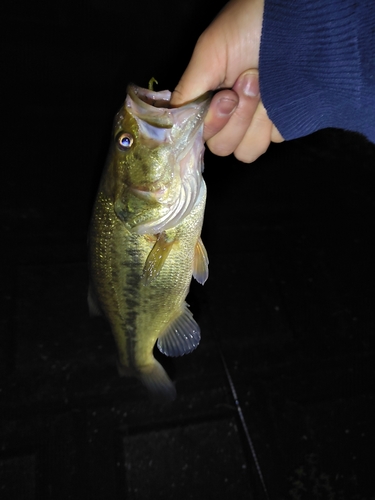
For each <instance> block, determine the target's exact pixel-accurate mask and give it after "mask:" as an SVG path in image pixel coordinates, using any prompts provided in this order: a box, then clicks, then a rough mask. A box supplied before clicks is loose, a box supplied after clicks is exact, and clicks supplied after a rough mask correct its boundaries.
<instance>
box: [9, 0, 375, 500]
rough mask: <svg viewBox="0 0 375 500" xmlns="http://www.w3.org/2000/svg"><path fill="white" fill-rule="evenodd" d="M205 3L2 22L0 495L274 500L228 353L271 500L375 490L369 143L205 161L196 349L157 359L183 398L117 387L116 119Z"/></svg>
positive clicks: (181, 58)
mask: <svg viewBox="0 0 375 500" xmlns="http://www.w3.org/2000/svg"><path fill="white" fill-rule="evenodd" d="M15 5H16V4H15ZM201 7H202V6H201V4H199V5H198V4H196V3H189V4H184V3H180V4H173V5H171V4H169V5H168V4H164V5H163V4H158V5H155V4H151V3H146V4H144V3H143V4H142V8H140V6H138V5H134V4H130V3H124V2H116V1H114V0H113V1H111V2H101V1H100V0H96V1H91V2H87V3H86V4H85V5H83V4H76V3H73V2H57V3H53V4H51V5H50V6H48V5H42V4H41V3H40V4H39V3H32V4H31V3H30V4H27V5H25V6H22V5H21V6H20V5H19V4H17V8H16V7H14V11H13V12H6V13H5V14H4V15H3V19H2V21H3V28H2V34H3V45H2V48H3V49H4V52H3V55H4V58H3V60H4V63H3V68H5V69H6V71H4V72H3V83H4V90H3V92H2V96H3V99H2V101H1V110H2V129H3V131H2V138H3V147H2V153H3V154H2V159H3V162H2V165H3V167H2V174H3V175H2V182H1V183H0V195H1V204H0V224H1V233H2V241H3V245H2V250H1V251H2V259H1V280H0V293H1V306H2V313H1V316H0V321H1V336H0V359H1V365H0V366H1V383H0V389H1V391H0V398H1V399H0V419H1V427H0V443H1V448H0V488H1V494H0V498H1V499H2V500H8V499H12V500H13V499H16V500H18V499H27V500H29V499H30V500H31V499H41V498H43V499H44V498H46V499H52V500H58V499H60V498H61V499H64V500H66V499H68V498H71V499H76V498H77V499H78V498H80V499H81V498H90V499H107V498H113V499H120V498H121V499H129V500H134V499H139V500H143V499H149V498H155V499H163V500H167V499H169V498H170V499H172V498H173V499H175V498H179V499H181V500H185V499H190V498H205V499H210V498H215V499H232V498H241V499H242V498H243V499H245V498H249V499H257V500H258V499H262V498H266V497H265V494H264V491H263V488H262V484H261V480H260V477H259V473H258V471H257V465H256V463H255V460H254V456H253V455H252V453H251V449H250V445H249V442H248V439H247V437H246V431H245V430H244V427H243V425H242V422H241V418H240V416H239V413H238V407H237V406H236V405H235V402H234V400H233V395H232V392H231V388H230V384H229V381H228V378H227V375H226V373H225V370H224V367H223V363H222V356H223V357H224V359H225V362H226V364H227V367H228V370H229V373H230V376H231V377H232V379H233V383H234V387H235V390H236V392H237V396H238V403H239V405H240V408H241V409H242V412H243V417H244V421H245V423H246V426H247V429H248V432H249V434H250V437H251V440H252V444H253V446H254V448H255V450H256V454H257V457H258V461H259V466H260V469H261V472H262V475H263V478H264V482H265V484H266V487H267V489H268V495H269V498H270V499H308V498H322V499H333V498H337V499H362V500H364V499H366V500H368V499H374V498H375V481H374V479H373V458H372V457H373V450H374V444H375V439H374V437H375V436H374V435H375V431H374V417H375V405H374V375H375V373H374V372H375V368H374V358H375V343H374V326H375V317H374V298H375V293H374V292H375V290H374V276H375V264H374V252H375V242H374V238H373V233H374V228H375V222H374V211H375V203H374V195H373V192H374V188H375V146H373V145H370V144H369V143H367V142H366V141H365V140H364V139H362V138H361V137H359V136H356V135H354V134H349V133H345V132H340V131H335V130H327V131H322V132H320V133H318V134H315V135H313V136H311V137H309V138H304V139H301V140H298V141H293V142H290V143H288V144H282V145H277V146H272V147H271V148H270V150H269V151H268V152H267V153H266V154H265V155H264V156H263V157H261V158H260V159H259V160H258V161H257V162H256V163H255V164H252V165H243V164H241V163H239V162H237V161H236V160H235V159H234V158H233V157H229V158H224V159H222V158H216V157H214V156H213V155H211V154H210V153H208V154H207V155H206V171H205V177H206V181H207V185H208V202H207V210H206V218H205V225H204V232H203V240H204V242H205V245H206V247H207V249H208V252H209V257H210V278H209V280H208V282H207V284H206V285H205V286H204V287H200V286H199V285H198V284H196V283H193V285H192V289H191V293H190V296H189V300H188V301H189V303H190V304H191V308H192V311H193V312H194V315H195V317H196V318H197V320H198V322H199V324H200V325H201V328H202V343H201V345H200V346H199V348H198V349H197V351H196V352H194V353H192V354H191V355H189V356H186V357H183V358H181V359H177V360H173V361H170V360H167V359H163V363H164V364H165V366H166V367H167V369H168V370H169V371H170V373H171V374H172V375H173V378H174V380H175V381H176V386H177V390H178V398H177V400H176V402H174V403H173V404H170V405H158V404H154V403H150V402H149V400H148V399H147V396H146V393H145V392H144V390H143V388H142V387H141V386H140V385H139V384H138V382H136V381H134V380H124V379H120V378H119V377H118V375H117V371H116V365H115V350H114V344H113V341H112V338H111V335H110V333H109V330H108V327H107V325H106V324H105V323H104V321H102V320H100V319H94V320H93V319H90V318H89V316H88V311H87V306H86V293H87V257H86V233H87V224H88V220H89V216H90V210H91V206H92V202H93V198H94V195H95V191H96V188H97V183H98V178H99V175H100V171H101V168H102V166H103V162H104V159H105V155H106V150H107V147H108V139H109V131H110V128H111V122H112V118H113V116H114V113H115V111H116V109H117V107H118V106H119V105H120V104H121V102H122V100H123V99H124V97H125V89H126V84H127V83H128V82H129V81H134V82H136V83H138V84H141V85H146V84H147V82H148V80H149V78H150V77H151V76H155V77H156V78H157V79H158V80H159V83H160V86H161V88H165V87H169V88H173V85H175V84H176V82H177V80H178V77H179V76H180V73H181V71H182V69H183V68H184V66H185V65H186V62H187V60H188V57H189V54H190V51H191V49H192V47H193V45H194V41H195V39H196V38H197V36H198V34H199V33H200V32H201V31H202V29H203V28H204V26H205V25H206V24H207V23H208V22H209V19H210V18H211V17H212V16H213V15H214V12H212V13H209V12H208V13H206V14H202V9H201ZM171 9H172V10H173V14H174V16H175V17H176V19H181V20H182V19H183V22H182V21H181V23H180V24H179V23H174V22H170V21H167V20H166V17H167V13H168V12H170V11H171ZM197 12H198V13H199V15H198V16H197ZM141 40H142V41H143V40H147V44H146V46H145V45H144V44H143V42H142V43H140V41H141Z"/></svg>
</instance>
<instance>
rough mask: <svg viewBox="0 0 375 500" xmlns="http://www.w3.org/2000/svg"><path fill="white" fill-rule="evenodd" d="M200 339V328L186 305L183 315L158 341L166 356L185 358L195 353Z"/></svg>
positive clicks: (161, 350) (159, 347)
mask: <svg viewBox="0 0 375 500" xmlns="http://www.w3.org/2000/svg"><path fill="white" fill-rule="evenodd" d="M200 339H201V332H200V328H199V326H198V324H197V323H196V321H195V320H194V318H193V315H192V313H191V312H190V311H189V309H188V307H187V304H186V303H185V304H184V310H183V312H182V314H181V315H180V316H178V318H176V319H175V321H173V323H172V324H171V325H170V326H169V327H168V329H167V330H166V331H165V333H164V334H163V335H162V336H161V337H160V338H159V339H158V341H157V346H158V349H159V351H160V352H162V353H163V354H165V355H166V356H183V355H184V354H189V353H190V352H192V351H194V349H195V348H196V347H198V344H199V342H200Z"/></svg>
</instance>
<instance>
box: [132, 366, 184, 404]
mask: <svg viewBox="0 0 375 500" xmlns="http://www.w3.org/2000/svg"><path fill="white" fill-rule="evenodd" d="M138 377H139V378H140V380H141V381H142V383H143V384H144V385H145V386H146V387H147V389H148V390H149V391H150V393H151V395H152V396H153V397H154V398H155V399H162V400H164V401H174V400H175V399H176V389H175V386H174V384H173V382H172V381H171V379H170V378H169V377H168V375H167V373H166V371H165V370H164V368H163V367H162V366H161V364H160V363H159V362H158V361H156V359H155V361H154V363H153V364H152V365H151V366H150V367H147V371H146V370H145V371H144V372H142V373H141V374H140V375H138Z"/></svg>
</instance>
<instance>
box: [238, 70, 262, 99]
mask: <svg viewBox="0 0 375 500" xmlns="http://www.w3.org/2000/svg"><path fill="white" fill-rule="evenodd" d="M239 84H240V87H241V89H242V92H243V93H244V94H245V95H246V96H248V97H257V96H258V95H259V78H258V75H257V74H254V73H247V74H245V75H243V76H242V77H241V79H240V82H239Z"/></svg>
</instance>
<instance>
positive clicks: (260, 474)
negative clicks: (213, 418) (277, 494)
mask: <svg viewBox="0 0 375 500" xmlns="http://www.w3.org/2000/svg"><path fill="white" fill-rule="evenodd" d="M220 356H221V361H222V363H223V365H224V370H225V374H226V376H227V379H228V382H229V387H230V390H231V392H232V396H233V400H234V403H235V405H236V408H237V413H238V416H239V418H240V422H241V425H242V429H243V431H244V433H245V436H246V440H247V444H248V445H249V448H250V453H251V456H252V458H253V460H254V464H255V468H256V470H257V473H258V476H259V479H260V482H261V483H262V487H263V491H264V494H265V497H266V499H267V500H270V497H269V496H268V491H267V488H266V483H265V481H264V477H263V474H262V470H261V468H260V465H259V461H258V457H257V454H256V452H255V448H254V444H253V441H252V439H251V437H250V432H249V429H248V427H247V424H246V421H245V417H244V416H243V412H242V408H241V405H240V402H239V401H238V396H237V391H236V388H235V387H234V383H233V379H232V377H231V374H230V373H229V369H228V366H227V364H226V362H225V358H224V355H223V353H222V352H221V350H220Z"/></svg>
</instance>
